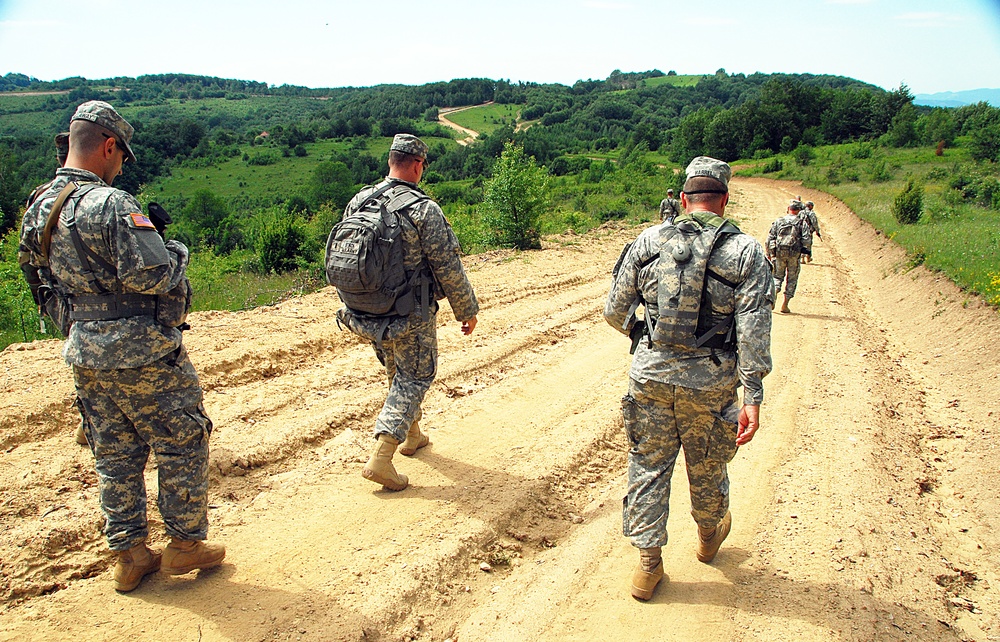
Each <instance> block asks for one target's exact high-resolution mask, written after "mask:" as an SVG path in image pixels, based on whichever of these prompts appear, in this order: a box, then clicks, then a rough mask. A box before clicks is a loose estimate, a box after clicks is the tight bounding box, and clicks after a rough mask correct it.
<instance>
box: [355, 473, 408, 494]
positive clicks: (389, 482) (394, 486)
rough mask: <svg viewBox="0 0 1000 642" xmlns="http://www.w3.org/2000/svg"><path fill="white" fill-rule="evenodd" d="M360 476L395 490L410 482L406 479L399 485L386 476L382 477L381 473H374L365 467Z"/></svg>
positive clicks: (401, 488)
mask: <svg viewBox="0 0 1000 642" xmlns="http://www.w3.org/2000/svg"><path fill="white" fill-rule="evenodd" d="M361 476H362V477H364V478H365V479H367V480H368V481H371V482H375V483H376V484H382V486H384V487H385V488H388V489H389V490H396V491H399V490H403V489H404V488H406V487H407V486H409V484H410V482H409V480H407V482H406V483H405V484H403V485H402V486H400V485H399V484H397V483H396V482H394V481H392V480H391V479H389V478H387V477H382V476H381V475H376V474H375V473H374V472H372V471H370V470H368V469H367V468H365V469H364V470H362V471H361Z"/></svg>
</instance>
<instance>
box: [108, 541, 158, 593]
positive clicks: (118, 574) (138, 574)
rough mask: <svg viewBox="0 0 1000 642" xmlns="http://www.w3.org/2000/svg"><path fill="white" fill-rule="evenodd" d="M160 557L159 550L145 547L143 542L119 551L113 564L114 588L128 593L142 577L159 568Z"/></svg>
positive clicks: (137, 584)
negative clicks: (116, 560)
mask: <svg viewBox="0 0 1000 642" xmlns="http://www.w3.org/2000/svg"><path fill="white" fill-rule="evenodd" d="M160 558H161V555H160V551H157V550H151V549H149V548H147V547H146V543H145V542H143V543H142V544H137V545H135V546H133V547H132V548H130V549H128V550H127V551H119V552H118V562H117V563H116V564H115V590H116V591H121V592H122V593H128V592H129V591H131V590H132V589H134V588H135V587H137V586H139V582H141V581H142V578H144V577H146V576H147V575H149V574H150V573H155V572H156V571H158V570H160Z"/></svg>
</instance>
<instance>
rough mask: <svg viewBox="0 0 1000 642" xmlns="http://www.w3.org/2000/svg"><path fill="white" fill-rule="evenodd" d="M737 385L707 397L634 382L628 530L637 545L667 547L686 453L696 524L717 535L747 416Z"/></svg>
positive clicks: (629, 406) (626, 404)
mask: <svg viewBox="0 0 1000 642" xmlns="http://www.w3.org/2000/svg"><path fill="white" fill-rule="evenodd" d="M734 383H735V380H733V381H731V385H730V386H729V387H728V388H726V389H722V388H720V389H718V390H708V391H705V390H694V389H691V388H685V387H683V386H676V385H671V384H664V383H659V382H657V381H637V380H636V379H630V380H629V392H628V395H626V396H625V397H624V398H623V399H622V415H623V417H624V420H625V435H626V437H627V438H628V444H629V451H628V491H627V494H626V495H625V497H624V499H623V500H622V531H623V533H624V534H625V536H626V537H628V538H629V539H630V541H631V543H632V545H633V546H635V547H637V548H654V547H657V546H665V545H666V543H667V517H668V515H669V501H670V479H671V477H672V475H673V471H674V464H675V463H676V462H677V455H678V454H679V452H680V449H681V448H682V447H683V448H684V460H685V463H686V465H687V474H688V480H689V483H690V488H691V516H692V517H694V521H695V522H697V523H698V525H699V526H701V527H702V528H712V527H714V526H715V525H716V524H718V523H719V521H720V520H721V519H722V517H723V516H724V515H725V514H726V511H727V510H729V475H728V472H727V470H726V464H727V463H728V462H730V461H731V460H732V458H733V457H734V456H735V454H736V430H737V424H736V419H737V415H738V413H739V406H738V403H737V398H736V389H735V386H734V385H733V384H734Z"/></svg>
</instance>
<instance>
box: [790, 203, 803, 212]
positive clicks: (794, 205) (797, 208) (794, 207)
mask: <svg viewBox="0 0 1000 642" xmlns="http://www.w3.org/2000/svg"><path fill="white" fill-rule="evenodd" d="M788 209H790V210H792V211H793V212H801V211H802V210H803V209H805V206H804V205H802V202H801V201H792V202H791V203H789V204H788Z"/></svg>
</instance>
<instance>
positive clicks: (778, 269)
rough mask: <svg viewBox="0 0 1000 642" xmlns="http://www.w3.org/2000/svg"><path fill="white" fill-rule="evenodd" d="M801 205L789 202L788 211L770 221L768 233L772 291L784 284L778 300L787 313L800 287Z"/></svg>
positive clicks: (802, 232)
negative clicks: (780, 300)
mask: <svg viewBox="0 0 1000 642" xmlns="http://www.w3.org/2000/svg"><path fill="white" fill-rule="evenodd" d="M801 210H802V204H801V203H800V202H799V201H792V202H791V203H790V204H789V205H788V213H787V214H785V215H784V216H782V217H781V218H778V219H777V220H775V221H774V222H773V223H771V229H770V230H769V231H768V233H767V244H766V247H767V259H768V261H771V262H772V265H773V268H774V290H775V294H777V293H778V292H781V286H782V284H784V286H785V297H784V299H783V300H782V302H781V312H782V313H784V314H789V313H790V312H791V310H790V309H789V307H788V302H789V301H790V300H791V299H792V297H794V296H795V290H796V289H797V288H798V286H799V261H800V256H801V255H802V251H803V250H802V248H803V245H804V243H805V236H806V234H805V232H804V231H803V229H802V225H801V221H800V220H799V212H800V211H801Z"/></svg>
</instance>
